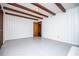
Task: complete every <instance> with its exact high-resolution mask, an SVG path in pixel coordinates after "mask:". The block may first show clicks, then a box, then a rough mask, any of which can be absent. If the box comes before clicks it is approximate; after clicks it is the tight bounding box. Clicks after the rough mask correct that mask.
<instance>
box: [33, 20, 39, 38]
mask: <svg viewBox="0 0 79 59" xmlns="http://www.w3.org/2000/svg"><path fill="white" fill-rule="evenodd" d="M33 27H34V33H33V36H34V37H38V22H34V24H33Z"/></svg>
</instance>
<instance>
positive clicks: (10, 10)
mask: <svg viewBox="0 0 79 59" xmlns="http://www.w3.org/2000/svg"><path fill="white" fill-rule="evenodd" d="M3 8H4V9H6V10H10V11H13V12H17V13H21V14H24V15H28V16H32V17H35V18H39V19H43V18H42V17H39V16H35V15H32V14H28V13H25V12H22V11H18V10H15V9H11V8H8V7H3Z"/></svg>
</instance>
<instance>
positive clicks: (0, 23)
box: [0, 10, 3, 48]
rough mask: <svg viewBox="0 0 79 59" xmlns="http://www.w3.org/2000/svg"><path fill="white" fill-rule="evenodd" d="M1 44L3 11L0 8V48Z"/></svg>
mask: <svg viewBox="0 0 79 59" xmlns="http://www.w3.org/2000/svg"><path fill="white" fill-rule="evenodd" d="M2 44H3V11H2V10H0V48H1V46H2Z"/></svg>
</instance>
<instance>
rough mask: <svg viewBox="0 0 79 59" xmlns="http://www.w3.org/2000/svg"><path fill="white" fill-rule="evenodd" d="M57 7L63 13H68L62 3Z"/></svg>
mask: <svg viewBox="0 0 79 59" xmlns="http://www.w3.org/2000/svg"><path fill="white" fill-rule="evenodd" d="M55 5H56V6H57V7H58V8H59V9H60V10H61V11H62V12H66V9H65V8H64V7H63V6H62V5H61V3H55Z"/></svg>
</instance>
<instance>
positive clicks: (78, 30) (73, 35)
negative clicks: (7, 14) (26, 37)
mask: <svg viewBox="0 0 79 59" xmlns="http://www.w3.org/2000/svg"><path fill="white" fill-rule="evenodd" d="M42 37H44V38H49V39H52V40H57V41H62V42H67V43H72V44H77V45H79V7H75V8H72V9H69V10H67V11H66V13H63V12H62V13H58V14H56V16H52V17H49V18H48V19H47V18H45V19H44V20H43V22H42Z"/></svg>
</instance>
